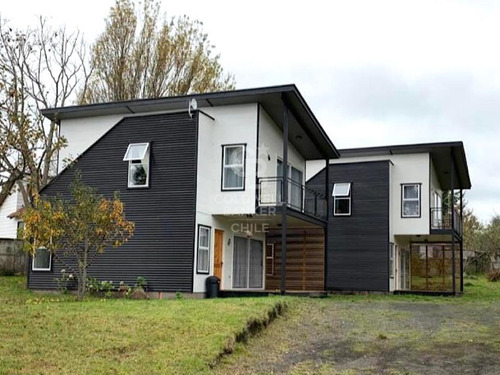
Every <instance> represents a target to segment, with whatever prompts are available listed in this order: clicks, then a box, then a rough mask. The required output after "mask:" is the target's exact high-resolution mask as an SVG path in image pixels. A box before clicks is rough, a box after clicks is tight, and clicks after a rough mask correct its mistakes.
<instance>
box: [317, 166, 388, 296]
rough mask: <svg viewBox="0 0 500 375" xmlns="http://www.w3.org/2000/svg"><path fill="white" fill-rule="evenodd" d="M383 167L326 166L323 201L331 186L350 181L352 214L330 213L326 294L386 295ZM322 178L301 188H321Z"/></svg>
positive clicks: (321, 175) (385, 177) (385, 173)
mask: <svg viewBox="0 0 500 375" xmlns="http://www.w3.org/2000/svg"><path fill="white" fill-rule="evenodd" d="M389 168H390V162H389V161H376V162H359V163H346V164H330V167H329V177H330V181H329V186H330V192H329V195H330V196H329V199H330V200H332V199H333V198H332V197H331V192H332V188H333V184H334V183H339V182H340V183H341V182H351V183H352V186H351V189H352V190H351V197H352V198H351V199H352V206H351V208H352V211H351V212H352V214H351V216H333V215H332V214H331V213H330V218H329V221H328V249H327V251H328V256H327V259H328V264H327V265H326V267H327V280H326V289H329V290H363V291H388V290H389V266H388V265H389V183H390V176H389ZM325 175H326V173H325V170H323V171H321V172H320V173H318V174H317V175H316V176H314V177H313V178H312V179H311V180H309V181H308V183H307V186H308V187H310V188H313V189H316V190H319V189H321V188H323V187H324V181H325V178H326V177H325ZM330 202H332V201H330ZM330 207H333V204H331V205H330Z"/></svg>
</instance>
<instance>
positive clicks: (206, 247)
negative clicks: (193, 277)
mask: <svg viewBox="0 0 500 375" xmlns="http://www.w3.org/2000/svg"><path fill="white" fill-rule="evenodd" d="M210 230H211V228H210V227H206V226H203V225H200V226H198V256H197V259H198V264H197V266H196V272H197V273H204V274H208V273H210Z"/></svg>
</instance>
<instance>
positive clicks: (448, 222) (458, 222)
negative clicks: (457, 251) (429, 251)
mask: <svg viewBox="0 0 500 375" xmlns="http://www.w3.org/2000/svg"><path fill="white" fill-rule="evenodd" d="M462 225H463V224H462V217H461V216H460V214H459V213H458V211H457V210H454V215H452V214H451V209H442V208H436V207H431V229H453V230H455V232H457V233H459V234H462V229H463V228H462Z"/></svg>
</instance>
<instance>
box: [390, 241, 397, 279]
mask: <svg viewBox="0 0 500 375" xmlns="http://www.w3.org/2000/svg"><path fill="white" fill-rule="evenodd" d="M395 251H396V246H395V245H394V243H392V242H390V243H389V277H390V278H391V279H394V259H395Z"/></svg>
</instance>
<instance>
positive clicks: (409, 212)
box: [401, 184, 420, 217]
mask: <svg viewBox="0 0 500 375" xmlns="http://www.w3.org/2000/svg"><path fill="white" fill-rule="evenodd" d="M401 189H402V192H401V197H402V202H401V216H402V217H420V184H403V185H401Z"/></svg>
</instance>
